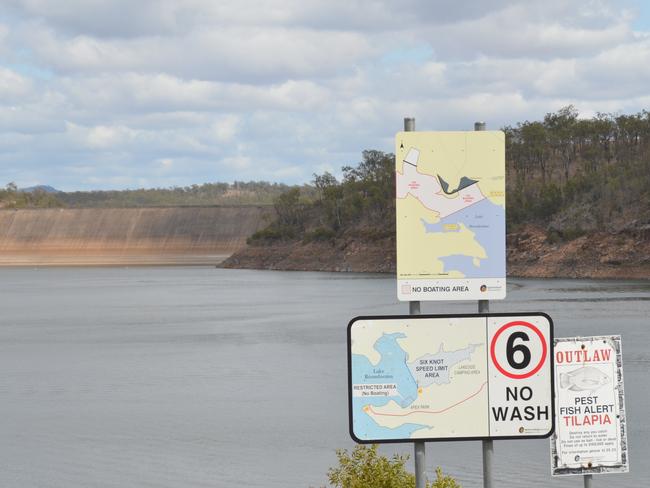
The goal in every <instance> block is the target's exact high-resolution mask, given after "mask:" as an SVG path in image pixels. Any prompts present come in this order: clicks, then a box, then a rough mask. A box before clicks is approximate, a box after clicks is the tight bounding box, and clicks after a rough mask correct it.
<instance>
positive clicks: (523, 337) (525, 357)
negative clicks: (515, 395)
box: [490, 320, 548, 380]
mask: <svg viewBox="0 0 650 488" xmlns="http://www.w3.org/2000/svg"><path fill="white" fill-rule="evenodd" d="M517 326H519V327H525V328H527V329H530V330H531V331H532V332H534V334H533V335H534V336H537V337H538V338H539V341H540V343H541V345H542V355H541V357H540V359H539V362H538V363H536V364H535V366H534V367H533V369H531V370H530V371H528V372H526V373H520V374H517V373H511V372H510V371H507V370H506V369H505V368H504V367H503V365H501V364H500V363H499V361H498V360H497V355H496V346H497V340H498V339H499V336H500V335H501V334H503V333H504V332H505V331H507V330H508V329H510V328H512V327H517ZM517 339H520V342H519V343H518V344H516V345H515V341H516V340H517ZM528 340H529V337H528V334H526V333H525V332H512V333H511V335H510V337H509V338H508V343H507V347H506V361H507V362H508V363H509V365H510V366H511V367H513V368H514V369H524V368H525V369H527V368H528V366H529V364H530V362H531V359H532V358H531V353H530V349H529V348H528V347H527V346H526V345H525V342H526V341H528ZM517 351H518V352H521V356H522V360H521V361H516V360H515V358H514V353H515V352H517ZM547 354H548V347H547V346H546V339H545V338H544V335H543V334H542V333H541V332H540V330H539V329H538V328H537V327H535V326H534V325H533V324H531V323H528V322H524V321H522V320H515V321H513V322H508V323H507V324H505V325H503V326H501V327H500V328H499V330H497V332H496V334H494V337H493V338H492V342H491V343H490V356H491V358H492V363H494V365H495V366H496V368H497V369H498V370H499V371H500V372H501V374H503V375H504V376H507V377H508V378H512V379H515V380H522V379H524V378H530V377H531V376H533V375H534V374H535V373H537V372H538V371H539V370H540V369H541V367H542V366H543V364H544V361H545V360H546V355H547Z"/></svg>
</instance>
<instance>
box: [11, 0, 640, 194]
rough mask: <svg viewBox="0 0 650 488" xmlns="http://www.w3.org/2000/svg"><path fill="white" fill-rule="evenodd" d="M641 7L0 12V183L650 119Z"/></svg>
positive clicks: (171, 6) (603, 1)
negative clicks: (408, 120) (550, 116)
mask: <svg viewBox="0 0 650 488" xmlns="http://www.w3.org/2000/svg"><path fill="white" fill-rule="evenodd" d="M645 3H646V2H645V0H619V1H609V0H522V1H508V0H491V1H473V2H471V1H464V2H463V1H458V0H344V1H339V0H317V1H309V0H255V1H252V0H250V1H247V0H218V1H215V0H138V1H133V0H60V1H53V0H2V2H1V4H0V185H4V184H5V183H7V182H10V181H15V182H16V183H17V184H18V185H19V186H30V185H34V184H50V185H53V186H55V187H57V188H59V189H63V190H85V189H110V188H118V189H119V188H138V187H168V186H175V185H187V184H192V183H203V182H208V181H230V182H231V181H234V180H260V179H263V180H271V181H283V182H287V183H300V182H305V181H309V180H310V179H311V175H312V173H314V172H318V173H321V172H323V171H325V170H329V171H331V172H334V173H338V170H339V169H340V167H341V166H342V165H344V164H354V163H356V162H358V161H359V159H360V153H361V151H362V150H363V149H369V148H372V149H380V150H384V151H392V150H393V147H392V144H393V143H392V139H393V136H394V133H395V132H396V131H397V130H400V129H401V126H402V120H403V117H404V116H414V117H415V118H416V121H417V128H418V129H420V130H467V129H471V128H472V126H473V122H474V121H475V120H485V121H486V122H487V124H488V128H499V127H501V126H503V125H505V124H515V123H516V122H519V121H523V120H526V119H529V120H533V119H539V118H541V117H543V116H544V114H545V113H547V112H549V111H554V110H557V109H558V108H560V107H562V106H564V105H567V104H569V103H572V104H574V105H575V106H576V107H577V108H578V109H579V110H580V112H581V113H582V114H583V115H584V116H590V115H593V114H594V113H595V112H598V111H601V112H623V113H630V112H637V111H640V110H642V109H644V108H647V109H650V7H649V6H646V5H645Z"/></svg>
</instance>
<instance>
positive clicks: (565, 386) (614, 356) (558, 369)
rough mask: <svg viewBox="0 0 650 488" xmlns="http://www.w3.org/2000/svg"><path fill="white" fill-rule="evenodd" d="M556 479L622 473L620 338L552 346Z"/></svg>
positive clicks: (553, 466) (624, 468)
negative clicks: (562, 476) (553, 357)
mask: <svg viewBox="0 0 650 488" xmlns="http://www.w3.org/2000/svg"><path fill="white" fill-rule="evenodd" d="M554 356H555V412H556V416H557V418H556V425H557V428H556V431H555V434H554V435H553V437H552V439H551V472H552V474H553V475H554V476H556V475H569V474H579V475H580V474H581V475H584V474H596V473H627V472H628V452H627V438H626V435H625V430H626V426H625V395H624V391H623V364H622V355H621V337H620V336H601V337H573V338H566V339H565V338H562V339H556V340H555V347H554Z"/></svg>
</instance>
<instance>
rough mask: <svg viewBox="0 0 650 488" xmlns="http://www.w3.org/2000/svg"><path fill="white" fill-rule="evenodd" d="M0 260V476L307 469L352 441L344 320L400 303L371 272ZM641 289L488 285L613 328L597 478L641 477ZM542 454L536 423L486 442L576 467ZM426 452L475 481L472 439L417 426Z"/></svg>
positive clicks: (138, 479) (52, 478)
mask: <svg viewBox="0 0 650 488" xmlns="http://www.w3.org/2000/svg"><path fill="white" fill-rule="evenodd" d="M1 272H2V276H3V280H2V282H1V283H0V305H1V306H2V308H1V310H2V316H1V318H0V370H1V371H2V374H1V375H0V418H2V421H1V422H2V424H1V425H2V430H1V432H2V442H1V443H0V459H1V460H2V461H0V463H1V464H2V467H1V469H0V486H2V487H5V486H6V487H20V488H23V487H43V486H47V487H61V488H63V487H65V488H70V487H86V486H102V487H136V486H137V487H140V486H160V487H178V486H183V487H199V486H201V487H203V486H215V487H230V486H251V487H265V488H267V487H271V488H272V487H278V488H280V487H282V488H286V487H304V488H306V487H308V486H310V485H311V486H320V485H323V484H325V481H326V472H327V469H328V467H329V466H331V465H333V464H334V463H335V456H334V449H335V448H338V447H352V442H351V440H350V439H349V436H348V433H347V425H348V421H347V393H346V388H347V384H346V381H347V380H346V367H347V364H346V346H345V340H346V325H347V323H348V321H349V320H350V319H351V318H352V317H354V316H357V315H368V314H378V315H381V314H404V313H406V312H407V310H408V306H407V305H406V304H405V303H398V302H397V300H396V298H395V294H396V292H395V283H394V279H393V278H391V277H387V276H385V275H362V274H332V273H291V272H259V271H237V270H218V269H214V268H131V269H122V268H59V269H56V268H51V269H2V271H1ZM648 301H650V283H648V282H640V281H636V282H632V281H626V282H618V281H587V280H580V281H571V280H510V284H509V296H508V299H507V300H505V301H499V302H496V301H495V302H492V303H491V309H492V311H494V312H514V311H521V312H537V311H542V312H546V313H548V314H549V315H551V317H553V319H554V323H555V327H556V329H555V333H556V336H559V337H562V336H579V335H596V334H611V333H620V334H622V336H623V354H624V365H625V382H626V385H625V387H626V393H627V409H628V418H629V423H628V426H629V429H630V430H629V437H628V439H629V443H630V459H631V468H630V469H631V473H629V474H624V475H608V476H607V477H606V482H607V486H620V487H635V488H636V487H639V486H650V466H649V465H648V463H645V462H643V461H644V459H645V457H646V453H647V452H648V450H649V449H650V441H649V440H648V439H650V436H649V432H648V430H649V429H648V421H647V415H646V411H645V410H646V409H647V405H648V404H650V393H649V391H650V389H649V388H648V380H647V378H648V374H649V373H650V354H649V353H648V344H650V340H649V339H650V332H649V328H648V318H647V317H648V315H650V304H648ZM474 311H476V303H475V302H456V303H441V302H430V303H425V304H423V312H424V313H466V312H474ZM382 450H383V451H384V452H385V453H387V454H391V453H394V452H403V453H409V452H410V451H411V448H410V446H408V445H389V446H383V447H382ZM549 456H550V454H549V445H548V441H539V440H538V441H499V442H495V455H494V461H495V466H494V469H495V473H496V478H497V480H498V482H499V485H500V486H508V487H515V486H539V487H542V486H552V487H553V486H557V487H564V486H566V487H569V486H578V485H580V484H581V483H580V480H578V479H576V478H571V479H566V478H563V479H551V478H550V475H549V473H550V461H549ZM427 458H428V465H427V469H428V471H429V473H433V469H434V468H435V466H437V465H441V466H443V467H444V468H445V470H446V471H449V472H450V473H451V474H453V475H454V476H457V477H458V478H459V479H460V481H461V482H462V483H463V486H465V487H478V486H480V480H481V446H480V443H479V442H464V443H459V442H449V443H441V444H432V443H429V444H427ZM600 481H601V480H600V479H598V478H597V479H596V481H595V482H596V483H599V482H600ZM604 481H605V480H603V482H604Z"/></svg>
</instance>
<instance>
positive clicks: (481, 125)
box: [474, 122, 494, 488]
mask: <svg viewBox="0 0 650 488" xmlns="http://www.w3.org/2000/svg"><path fill="white" fill-rule="evenodd" d="M474 130H475V131H483V130H485V122H474ZM489 312H490V301H489V300H479V301H478V313H489ZM481 450H482V453H483V488H492V455H493V454H494V444H493V442H492V439H486V440H484V441H482V442H481Z"/></svg>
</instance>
